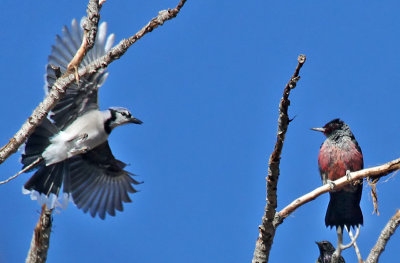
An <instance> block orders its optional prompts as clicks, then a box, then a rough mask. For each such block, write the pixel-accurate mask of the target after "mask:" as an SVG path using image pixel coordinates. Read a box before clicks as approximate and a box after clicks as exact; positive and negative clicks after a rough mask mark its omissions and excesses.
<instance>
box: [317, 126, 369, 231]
mask: <svg viewBox="0 0 400 263" xmlns="http://www.w3.org/2000/svg"><path fill="white" fill-rule="evenodd" d="M313 130H316V131H321V132H323V133H324V134H325V135H326V137H327V139H326V140H325V142H324V143H323V144H322V146H321V149H320V151H319V156H318V165H319V171H320V174H321V179H322V181H323V183H324V184H326V183H327V182H328V181H334V180H337V179H339V178H341V177H343V176H346V171H350V172H353V171H358V170H361V169H363V166H364V165H363V155H362V152H361V148H360V146H359V145H358V142H357V141H356V139H355V137H354V135H353V133H352V132H351V130H350V127H349V126H348V125H347V124H345V123H344V122H343V121H341V120H339V119H335V120H332V121H331V122H329V123H327V124H326V125H325V126H324V127H323V128H314V129H313ZM329 194H330V200H329V205H328V209H327V211H326V216H325V225H326V226H330V227H333V226H336V227H338V226H341V227H342V229H343V226H347V228H350V227H354V226H358V225H362V224H363V215H362V212H361V208H360V201H361V194H362V180H359V181H354V182H352V183H351V184H349V185H346V186H345V187H343V188H340V189H334V190H332V191H331V192H330V193H329Z"/></svg>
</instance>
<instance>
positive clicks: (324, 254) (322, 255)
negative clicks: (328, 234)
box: [315, 241, 346, 263]
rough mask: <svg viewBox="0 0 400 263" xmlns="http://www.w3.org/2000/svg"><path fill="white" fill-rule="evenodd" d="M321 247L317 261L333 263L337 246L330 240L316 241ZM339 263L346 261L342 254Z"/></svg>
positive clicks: (319, 262) (317, 262)
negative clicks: (333, 255)
mask: <svg viewBox="0 0 400 263" xmlns="http://www.w3.org/2000/svg"><path fill="white" fill-rule="evenodd" d="M315 243H317V245H318V248H319V257H318V259H317V261H316V263H331V259H332V254H333V253H334V252H335V247H334V246H333V245H332V244H331V242H329V241H320V242H315ZM338 263H346V262H345V261H344V258H343V257H342V256H339V259H338Z"/></svg>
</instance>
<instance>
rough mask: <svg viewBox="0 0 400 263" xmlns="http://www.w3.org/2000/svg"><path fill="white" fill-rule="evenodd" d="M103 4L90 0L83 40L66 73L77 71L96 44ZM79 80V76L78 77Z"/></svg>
mask: <svg viewBox="0 0 400 263" xmlns="http://www.w3.org/2000/svg"><path fill="white" fill-rule="evenodd" d="M101 7H102V5H100V3H99V1H98V0H90V1H89V4H88V7H87V10H86V13H87V17H86V19H85V20H84V22H83V25H82V27H83V29H84V31H83V40H82V43H81V46H80V47H79V49H78V51H77V52H76V54H75V56H74V58H73V59H72V60H71V61H70V63H69V64H68V68H67V71H66V72H65V75H68V74H70V73H72V72H76V71H77V69H78V67H79V65H80V64H81V62H82V60H83V58H84V57H85V54H86V53H87V52H88V51H89V50H90V49H91V48H92V47H93V46H94V43H95V41H96V35H97V27H98V24H99V20H100V9H101ZM76 79H77V81H78V82H79V76H77V77H76Z"/></svg>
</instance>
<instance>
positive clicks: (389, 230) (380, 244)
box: [365, 210, 400, 263]
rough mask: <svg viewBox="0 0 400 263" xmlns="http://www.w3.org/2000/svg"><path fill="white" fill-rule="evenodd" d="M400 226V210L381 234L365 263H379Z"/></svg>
mask: <svg viewBox="0 0 400 263" xmlns="http://www.w3.org/2000/svg"><path fill="white" fill-rule="evenodd" d="M399 224H400V210H397V211H396V213H395V214H394V216H393V217H392V218H390V220H389V222H388V223H387V224H386V226H385V227H384V228H383V230H382V232H381V234H380V235H379V238H378V240H377V241H376V244H375V246H374V247H373V248H372V249H371V252H370V253H369V255H368V258H367V260H365V263H377V262H378V260H379V257H380V255H381V254H382V252H383V251H384V250H385V247H386V244H387V242H388V241H389V239H390V237H391V236H392V235H393V234H394V232H395V231H396V229H397V227H398V226H399Z"/></svg>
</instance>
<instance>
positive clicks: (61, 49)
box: [45, 19, 114, 129]
mask: <svg viewBox="0 0 400 263" xmlns="http://www.w3.org/2000/svg"><path fill="white" fill-rule="evenodd" d="M82 38H83V29H82V28H81V26H80V25H79V24H78V22H77V21H76V20H75V19H74V20H72V23H71V28H70V29H69V28H68V27H64V28H63V34H62V36H58V35H57V37H56V43H55V45H53V46H52V50H51V54H50V56H49V57H48V64H47V65H46V76H45V78H46V86H45V89H46V91H47V90H49V89H51V87H52V86H53V84H54V83H55V81H56V79H57V78H56V75H55V72H54V70H53V69H52V67H51V65H53V66H58V67H60V70H61V73H65V71H66V69H67V67H68V64H69V62H70V61H71V60H72V58H73V57H74V55H75V53H76V51H77V50H78V48H79V46H80V45H81V42H82ZM113 43H114V35H113V34H111V35H109V36H108V37H107V24H106V23H104V22H103V23H102V24H101V25H100V26H99V29H98V33H97V36H96V42H95V45H94V47H93V48H92V49H91V50H90V51H89V52H87V54H86V55H85V58H84V59H83V61H82V63H81V65H80V68H81V67H85V66H87V65H89V64H90V63H92V62H93V61H94V60H96V59H98V58H99V57H101V56H103V55H105V54H106V52H108V50H109V49H110V48H111V46H112V45H113ZM107 76H108V72H107V71H106V70H105V69H100V70H99V71H98V72H96V73H93V74H90V75H86V76H84V77H82V78H80V81H79V85H77V83H76V82H74V83H72V84H71V85H70V86H69V87H68V88H67V90H66V94H65V96H64V97H63V98H62V99H61V100H60V101H59V102H58V103H57V105H56V106H55V107H54V108H53V110H52V112H51V114H50V118H51V119H52V120H53V121H54V122H55V124H56V126H57V127H58V128H59V129H63V128H64V127H66V126H68V125H69V124H71V122H73V121H74V120H75V119H76V118H77V117H79V116H81V115H83V114H84V113H86V112H87V111H90V110H93V109H98V108H99V106H98V99H97V96H98V95H97V94H98V88H99V87H100V86H101V85H102V84H103V83H104V81H105V80H106V78H107Z"/></svg>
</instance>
